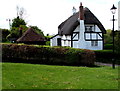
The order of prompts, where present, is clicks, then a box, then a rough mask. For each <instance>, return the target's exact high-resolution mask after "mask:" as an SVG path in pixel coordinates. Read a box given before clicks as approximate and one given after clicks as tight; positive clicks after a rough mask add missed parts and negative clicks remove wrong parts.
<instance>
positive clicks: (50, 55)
mask: <svg viewBox="0 0 120 91" xmlns="http://www.w3.org/2000/svg"><path fill="white" fill-rule="evenodd" d="M2 49H3V51H2V54H3V55H2V57H3V61H4V62H5V61H10V62H25V63H38V64H41V63H42V64H51V65H53V64H59V65H78V66H79V65H86V66H93V65H94V61H95V53H94V52H93V51H91V50H83V49H74V48H68V47H66V48H65V47H43V46H32V45H22V44H21V45H18V44H2Z"/></svg>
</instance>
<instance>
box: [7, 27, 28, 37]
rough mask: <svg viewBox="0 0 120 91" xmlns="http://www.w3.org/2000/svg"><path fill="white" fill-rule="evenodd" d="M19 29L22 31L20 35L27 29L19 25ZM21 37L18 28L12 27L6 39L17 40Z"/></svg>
mask: <svg viewBox="0 0 120 91" xmlns="http://www.w3.org/2000/svg"><path fill="white" fill-rule="evenodd" d="M20 28H21V29H22V34H23V33H24V32H25V31H26V30H27V29H28V27H27V26H25V25H20ZM20 36H21V34H20V29H19V27H12V29H11V31H10V34H9V35H8V36H7V39H10V38H19V37H20Z"/></svg>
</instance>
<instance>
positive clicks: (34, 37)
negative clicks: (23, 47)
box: [17, 28, 46, 44]
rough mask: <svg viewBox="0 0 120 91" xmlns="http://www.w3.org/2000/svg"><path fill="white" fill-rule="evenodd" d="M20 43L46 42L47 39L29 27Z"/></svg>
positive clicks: (19, 40)
mask: <svg viewBox="0 0 120 91" xmlns="http://www.w3.org/2000/svg"><path fill="white" fill-rule="evenodd" d="M17 42H18V43H27V44H45V42H46V39H45V37H44V36H42V35H40V34H38V33H36V32H35V31H34V30H33V29H32V28H29V29H28V30H27V31H26V32H25V33H24V34H23V35H22V36H21V37H20V38H19V39H18V40H17Z"/></svg>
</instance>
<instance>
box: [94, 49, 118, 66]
mask: <svg viewBox="0 0 120 91" xmlns="http://www.w3.org/2000/svg"><path fill="white" fill-rule="evenodd" d="M94 52H95V54H96V61H98V62H103V63H112V59H113V51H112V50H96V51H94ZM119 55H120V54H118V53H115V55H114V58H115V60H116V64H120V57H119Z"/></svg>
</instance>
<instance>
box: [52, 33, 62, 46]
mask: <svg viewBox="0 0 120 91" xmlns="http://www.w3.org/2000/svg"><path fill="white" fill-rule="evenodd" d="M57 38H61V36H59V35H57V36H55V37H53V38H52V39H50V46H57Z"/></svg>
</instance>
